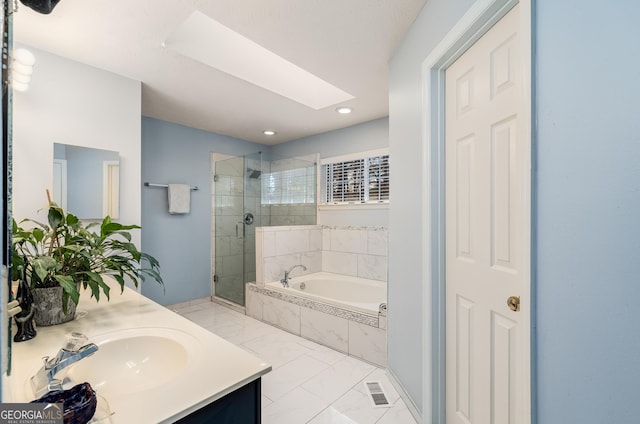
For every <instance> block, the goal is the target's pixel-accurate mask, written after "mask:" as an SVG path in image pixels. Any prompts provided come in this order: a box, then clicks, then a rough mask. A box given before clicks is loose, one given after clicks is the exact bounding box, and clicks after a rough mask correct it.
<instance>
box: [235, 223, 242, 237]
mask: <svg viewBox="0 0 640 424" xmlns="http://www.w3.org/2000/svg"><path fill="white" fill-rule="evenodd" d="M236 238H237V239H243V238H244V222H242V221H238V222H236Z"/></svg>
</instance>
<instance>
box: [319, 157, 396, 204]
mask: <svg viewBox="0 0 640 424" xmlns="http://www.w3.org/2000/svg"><path fill="white" fill-rule="evenodd" d="M388 202H389V155H380V156H370V157H364V158H362V159H352V160H345V161H341V162H333V163H325V164H323V165H322V199H321V204H325V205H341V204H363V203H388Z"/></svg>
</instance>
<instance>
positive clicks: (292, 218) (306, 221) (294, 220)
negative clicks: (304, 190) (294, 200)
mask: <svg viewBox="0 0 640 424" xmlns="http://www.w3.org/2000/svg"><path fill="white" fill-rule="evenodd" d="M269 209H270V215H271V225H272V226H280V225H314V224H315V223H316V212H317V211H316V205H315V204H309V203H298V204H290V205H271V206H270V208H269Z"/></svg>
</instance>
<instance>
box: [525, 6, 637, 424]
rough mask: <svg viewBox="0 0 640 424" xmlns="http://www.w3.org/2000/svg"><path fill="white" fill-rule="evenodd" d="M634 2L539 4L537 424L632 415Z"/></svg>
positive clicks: (588, 423) (588, 422)
mask: <svg viewBox="0 0 640 424" xmlns="http://www.w3.org/2000/svg"><path fill="white" fill-rule="evenodd" d="M638 22H640V3H638V2H637V1H635V0H625V1H619V2H615V4H614V3H598V2H583V1H577V0H567V1H557V0H538V1H537V22H536V27H537V35H536V42H537V48H536V54H537V79H536V84H537V90H536V91H537V96H536V99H535V100H536V103H537V107H536V109H537V121H538V125H537V132H538V134H537V137H536V142H537V146H536V151H537V168H538V169H537V175H536V178H535V181H536V184H537V190H536V195H537V208H536V210H535V213H536V215H537V229H536V231H535V232H536V236H537V245H538V247H537V264H536V270H537V300H538V302H537V304H538V307H537V339H538V348H537V352H536V357H537V366H538V371H537V379H538V382H537V383H538V390H537V396H538V408H537V409H538V410H537V413H538V423H540V424H565V423H580V424H602V423H620V424H626V423H637V422H639V419H638V413H637V403H638V396H639V394H640V361H639V358H640V331H639V330H638V323H639V322H640V320H639V319H638V316H639V315H638V313H639V311H640V308H639V307H638V299H640V224H639V222H640V56H639V55H638V51H639V50H638V48H639V43H640V41H639V40H640V25H639V24H638Z"/></svg>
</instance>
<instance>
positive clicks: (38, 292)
mask: <svg viewBox="0 0 640 424" xmlns="http://www.w3.org/2000/svg"><path fill="white" fill-rule="evenodd" d="M31 291H32V293H33V303H34V304H35V306H36V313H35V315H34V318H33V319H34V321H35V322H36V325H37V326H38V327H46V326H49V325H56V324H63V323H65V322H69V321H71V320H72V319H73V318H74V317H75V316H76V304H75V303H73V301H72V300H71V299H69V304H68V305H67V313H66V314H65V313H64V312H63V310H62V287H44V288H33V289H31Z"/></svg>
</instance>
